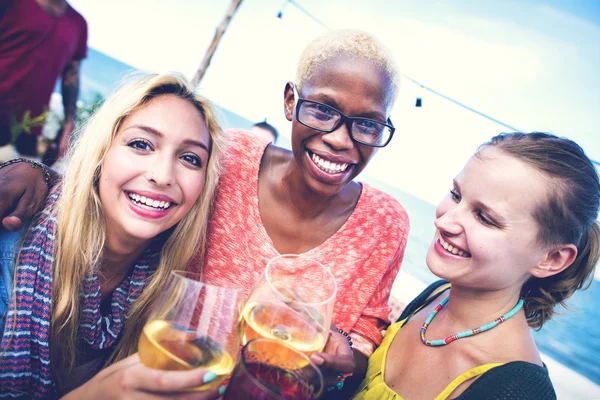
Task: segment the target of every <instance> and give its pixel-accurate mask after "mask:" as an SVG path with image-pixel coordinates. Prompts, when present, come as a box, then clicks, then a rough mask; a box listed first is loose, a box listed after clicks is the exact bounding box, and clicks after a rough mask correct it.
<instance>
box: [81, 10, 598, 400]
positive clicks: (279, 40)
mask: <svg viewBox="0 0 600 400" xmlns="http://www.w3.org/2000/svg"><path fill="white" fill-rule="evenodd" d="M70 3H71V5H72V6H73V7H74V8H75V9H77V10H78V11H79V12H80V13H81V14H82V15H83V16H84V17H85V18H86V19H87V21H88V25H89V46H90V47H91V50H90V58H89V59H88V61H84V62H83V65H82V73H83V86H82V87H83V88H84V91H88V92H93V91H98V92H101V93H107V92H109V91H110V89H111V86H112V85H113V84H114V83H115V78H114V77H115V74H121V73H122V71H123V70H124V69H127V68H129V67H134V68H139V69H146V70H153V71H159V72H161V71H169V70H175V71H180V72H183V73H184V74H185V75H187V76H188V77H190V78H191V77H192V76H193V75H194V72H195V71H196V69H197V68H198V66H199V64H200V62H201V60H202V58H203V57H204V54H205V52H206V50H207V48H208V46H209V44H210V42H211V40H212V38H213V36H214V33H215V29H216V27H217V26H218V25H219V23H220V22H221V19H222V18H223V16H224V15H225V12H226V10H227V9H228V7H229V5H230V1H229V0H211V1H208V0H202V1H191V0H171V1H168V2H166V1H162V0H103V1H90V0H70ZM341 28H359V29H363V30H366V31H368V32H371V33H373V34H375V35H376V36H378V37H379V38H380V39H381V40H382V41H383V42H384V44H385V45H386V46H387V47H388V48H389V49H390V50H391V51H392V53H393V55H394V57H395V59H396V61H397V63H398V65H399V69H400V72H401V73H402V74H403V75H404V79H403V80H402V82H401V90H400V95H399V99H398V101H397V103H396V106H395V107H394V109H393V112H392V116H391V119H392V121H393V123H394V124H395V126H396V127H397V131H396V135H395V136H394V139H393V141H392V143H391V144H390V145H389V146H388V147H386V148H385V149H382V150H380V151H379V153H378V155H377V156H376V157H375V158H374V159H373V161H372V162H371V164H370V165H369V167H368V168H367V169H366V170H365V172H364V173H363V177H362V178H364V179H367V180H369V181H371V182H374V183H375V184H377V185H379V186H380V187H382V188H384V189H385V190H388V191H389V192H391V193H392V194H394V195H395V196H397V197H398V198H399V199H400V200H401V202H402V203H403V204H404V205H405V207H406V208H407V210H408V211H409V213H410V216H411V220H412V224H411V225H412V231H411V238H410V244H409V248H408V249H407V254H406V258H405V262H404V264H403V271H404V272H403V275H401V276H400V277H399V279H398V281H397V285H396V286H395V288H394V295H395V296H397V297H399V298H402V297H409V296H408V295H409V294H410V295H412V294H413V292H418V291H419V290H420V288H421V286H420V285H423V284H424V283H425V282H428V281H430V280H431V279H432V277H431V276H430V275H428V272H427V271H426V268H425V267H424V251H425V249H426V248H427V247H428V245H429V241H430V240H431V237H432V236H431V235H432V231H433V226H432V220H433V209H434V207H433V204H436V203H437V202H438V200H439V199H440V198H441V197H442V196H443V195H444V194H445V193H446V192H447V190H449V188H450V185H451V181H452V178H453V177H454V175H455V174H456V173H457V172H458V171H459V170H460V168H462V166H463V165H464V163H465V162H466V160H467V159H468V157H469V156H470V155H471V154H472V153H473V151H474V149H475V148H476V147H477V145H478V144H480V143H482V142H484V141H486V140H487V139H489V138H490V137H491V136H493V135H495V134H497V133H499V132H502V131H510V130H513V128H514V129H518V130H522V131H533V130H538V131H550V132H553V133H556V134H559V135H562V136H566V137H569V138H571V139H574V140H576V141H577V142H578V143H579V144H580V145H582V147H583V148H584V149H585V150H586V152H587V153H588V155H589V156H590V157H591V158H592V159H594V160H596V161H600V140H598V133H597V130H598V127H599V126H600V112H599V111H600V74H599V73H598V71H600V1H596V0H589V1H584V0H581V1H566V0H565V1H534V0H522V1H502V2H499V1H477V0H473V1H467V0H458V1H452V2H450V1H421V2H416V1H401V0H371V1H356V0H355V1H352V0H297V1H290V2H288V1H286V0H260V1H259V0H244V1H243V2H242V4H241V6H240V8H239V9H238V11H237V13H236V14H235V16H234V18H233V20H232V21H231V23H230V24H229V27H228V29H227V31H226V33H225V35H224V37H223V39H222V41H221V42H220V45H219V47H218V49H217V51H216V53H215V55H214V57H213V59H212V62H211V65H210V67H209V69H208V72H207V73H206V75H205V76H204V79H203V80H202V82H201V84H200V88H201V90H202V92H203V93H204V94H205V95H206V96H208V97H209V98H211V99H212V100H214V101H215V102H216V103H217V104H219V105H220V106H221V107H223V108H224V109H227V110H229V111H230V112H232V113H235V114H237V115H238V116H239V117H241V118H238V117H235V116H231V117H229V120H228V121H225V124H226V125H228V126H235V127H242V128H246V127H248V126H249V124H250V123H252V122H258V121H262V120H264V119H265V118H266V119H267V121H268V122H269V123H271V124H273V125H275V126H276V127H277V128H278V129H279V131H280V133H281V135H282V137H281V139H280V141H279V142H278V144H280V145H282V146H284V147H287V146H289V128H290V126H289V122H288V121H287V120H285V118H284V115H283V102H282V100H283V89H284V85H285V83H286V82H287V81H293V80H294V75H295V66H296V63H297V61H298V57H299V55H300V52H301V50H302V49H303V48H304V46H305V45H306V44H307V43H308V42H309V41H311V40H312V39H313V38H315V37H316V36H318V35H320V34H322V33H324V32H326V31H327V29H341ZM98 52H100V53H98ZM104 55H107V56H109V57H104ZM93 60H95V61H94V62H92V61H93ZM100 65H102V66H100ZM86 68H89V69H88V70H87V71H86ZM93 68H96V70H94V71H92V69H93ZM111 68H112V69H114V71H113V72H112V73H111ZM102 74H104V75H105V77H104V79H99V78H98V76H101V75H102ZM107 82H108V83H107ZM434 92H436V93H437V94H436V93H434ZM84 95H85V93H84ZM417 98H420V99H421V107H416V106H415V104H416V99H417ZM229 115H231V114H229ZM598 285H599V282H597V281H596V282H594V284H593V286H592V288H591V290H590V291H589V292H588V293H586V294H585V296H587V297H581V296H580V297H579V298H578V299H574V308H575V314H573V316H569V317H568V318H571V319H568V318H567V317H565V318H564V319H563V320H562V321H561V320H559V321H558V322H557V323H555V324H554V325H550V326H549V327H548V329H545V330H543V331H542V332H541V333H540V334H539V335H540V336H536V341H537V343H538V346H539V347H540V349H541V350H542V352H544V355H545V358H544V359H545V360H546V362H547V364H548V365H549V367H550V371H551V374H552V379H553V381H554V383H555V385H556V386H557V391H558V392H559V395H560V396H561V397H560V398H566V399H567V398H573V399H584V398H589V399H593V398H600V388H599V386H598V384H600V362H599V361H598V358H599V357H600V344H597V343H598V340H597V338H598V337H599V336H600V327H599V326H598V323H596V322H594V319H595V318H594V317H593V312H594V309H593V307H592V305H593V304H598V302H599V301H600V289H599V288H598ZM582 296H583V295H582ZM586 305H587V307H588V308H585V307H586ZM565 314H567V313H565ZM569 335H570V336H569ZM553 359H556V360H558V361H559V362H560V364H558V363H555V362H554V361H553ZM562 365H564V366H566V367H568V368H566V367H563V366H562ZM573 370H575V371H577V372H573Z"/></svg>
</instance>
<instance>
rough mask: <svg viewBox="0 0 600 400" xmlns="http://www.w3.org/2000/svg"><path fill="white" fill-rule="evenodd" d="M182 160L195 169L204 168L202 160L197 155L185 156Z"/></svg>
mask: <svg viewBox="0 0 600 400" xmlns="http://www.w3.org/2000/svg"><path fill="white" fill-rule="evenodd" d="M181 159H182V160H183V161H185V162H186V163H188V164H191V165H193V166H194V167H198V168H202V160H201V159H200V157H198V156H197V155H195V154H184V155H182V156H181Z"/></svg>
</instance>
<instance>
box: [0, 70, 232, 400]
mask: <svg viewBox="0 0 600 400" xmlns="http://www.w3.org/2000/svg"><path fill="white" fill-rule="evenodd" d="M222 147H223V133H222V130H221V128H220V126H219V125H218V123H217V121H216V119H215V113H214V109H213V107H212V105H211V104H210V103H209V102H208V101H207V100H206V99H204V98H202V97H200V96H198V95H197V94H195V93H194V92H193V90H192V89H191V87H190V86H189V85H188V83H187V82H186V81H185V79H184V78H182V77H181V76H179V75H176V74H165V75H156V74H147V75H143V76H141V77H137V78H136V79H134V80H133V81H131V82H130V83H128V84H126V85H124V86H123V87H122V88H120V89H119V90H118V91H117V92H116V93H115V94H114V95H112V96H111V97H110V98H109V99H108V100H107V101H106V103H105V104H104V105H103V106H102V108H101V109H100V110H99V111H98V112H97V113H96V114H95V115H94V116H93V117H92V118H91V120H90V121H89V123H88V124H87V126H86V127H85V129H84V131H83V132H82V134H81V136H80V137H79V139H78V140H77V142H76V143H75V146H74V147H73V150H72V152H71V157H70V162H69V165H68V170H67V172H66V174H65V177H64V180H63V183H62V185H60V186H58V187H57V188H55V189H54V190H52V191H51V193H50V196H49V198H48V199H47V201H46V204H45V206H44V208H43V210H42V211H41V212H40V213H39V214H38V215H37V216H36V217H34V219H33V221H32V223H31V226H30V227H29V230H28V232H27V233H26V236H25V238H24V241H23V245H22V248H21V251H20V254H19V259H18V261H17V263H16V275H15V282H14V287H15V290H14V296H13V300H12V303H11V304H10V306H9V309H8V312H7V315H6V326H5V331H4V337H3V340H2V352H3V353H2V356H1V358H0V396H1V395H2V394H4V395H6V396H8V397H14V394H15V393H20V394H26V395H30V396H35V397H36V398H56V397H58V396H59V395H62V394H65V393H68V392H70V391H71V390H73V389H75V388H77V387H78V386H80V385H82V384H83V383H85V382H87V381H88V380H90V378H92V377H94V376H95V375H96V374H97V373H98V372H99V371H100V370H101V369H102V368H103V367H104V366H107V365H111V364H113V363H116V364H114V365H113V367H111V368H108V369H106V370H104V371H102V373H100V374H98V375H96V377H95V378H94V379H92V380H91V381H90V382H89V383H88V384H87V385H86V386H85V387H83V388H81V389H80V390H79V391H75V392H72V393H71V395H70V396H72V397H78V395H79V394H81V393H82V392H83V391H84V390H85V392H86V397H88V398H89V397H93V394H94V391H95V390H96V392H95V393H96V394H98V395H101V396H102V397H105V398H106V397H111V395H110V392H111V390H116V391H118V394H119V395H128V394H130V393H129V391H137V390H143V391H144V393H145V395H150V394H151V393H153V392H161V391H180V390H184V389H186V388H190V387H194V386H198V384H199V381H200V382H202V381H209V380H211V378H212V374H211V373H206V374H203V373H202V371H200V372H196V373H191V374H187V375H186V374H178V375H175V378H171V379H167V377H164V376H161V374H163V375H169V374H166V373H164V372H160V371H153V370H149V369H146V368H145V367H143V366H141V365H140V364H139V361H138V359H137V356H133V357H129V356H131V355H132V354H134V353H135V352H136V349H137V340H138V338H139V336H140V334H141V330H142V328H143V326H144V322H145V321H146V319H147V318H148V312H149V310H150V308H151V307H150V306H151V304H152V302H153V301H154V300H155V298H156V296H157V294H158V293H159V292H160V290H161V288H162V287H163V284H164V282H165V280H166V278H167V276H168V275H169V273H170V272H171V271H173V270H182V269H184V268H185V267H186V265H187V264H188V262H189V261H190V259H191V257H192V255H193V254H196V253H197V252H198V243H200V246H201V248H202V247H203V246H204V243H205V241H206V239H205V238H206V226H207V220H208V217H209V213H210V209H211V201H212V197H213V193H214V191H215V188H216V184H217V180H218V175H219V174H218V172H219V161H218V160H219V155H220V153H221V152H222ZM200 261H201V260H200ZM127 357H129V358H127ZM121 360H123V361H121ZM119 361H120V362H119ZM111 379H112V380H114V381H115V382H116V383H118V384H114V383H113V384H111V383H110V380H111ZM98 389H100V390H101V392H100V391H98Z"/></svg>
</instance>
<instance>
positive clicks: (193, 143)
mask: <svg viewBox="0 0 600 400" xmlns="http://www.w3.org/2000/svg"><path fill="white" fill-rule="evenodd" d="M129 129H141V130H143V131H145V132H148V133H150V134H151V135H154V136H158V137H159V138H164V137H165V135H164V134H163V133H162V132H161V131H159V130H156V129H154V128H152V127H150V126H147V125H139V124H137V125H131V126H128V127H127V128H126V129H125V130H129ZM183 143H184V144H186V145H191V146H198V147H202V148H203V149H204V150H206V152H207V153H208V152H209V150H208V146H206V144H204V143H202V142H199V141H197V140H193V139H185V140H184V141H183Z"/></svg>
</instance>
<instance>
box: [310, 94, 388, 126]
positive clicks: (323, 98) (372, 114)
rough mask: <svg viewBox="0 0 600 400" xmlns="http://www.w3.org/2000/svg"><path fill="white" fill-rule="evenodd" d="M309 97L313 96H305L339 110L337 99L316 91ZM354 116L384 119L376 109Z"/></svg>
mask: <svg viewBox="0 0 600 400" xmlns="http://www.w3.org/2000/svg"><path fill="white" fill-rule="evenodd" d="M311 97H313V98H312V99H309V98H306V100H312V101H318V102H320V103H324V104H326V105H328V106H329V107H333V108H335V109H336V110H338V111H340V109H339V105H338V103H337V101H335V99H334V98H332V97H330V96H328V95H326V94H323V93H317V94H315V95H312V96H311ZM340 112H341V111H340ZM354 118H368V119H372V120H375V121H377V118H381V120H382V121H386V119H385V116H384V115H382V114H381V113H379V112H378V111H367V112H365V113H363V114H361V115H359V116H355V117H354ZM377 122H381V121H377ZM384 123H385V122H384Z"/></svg>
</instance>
